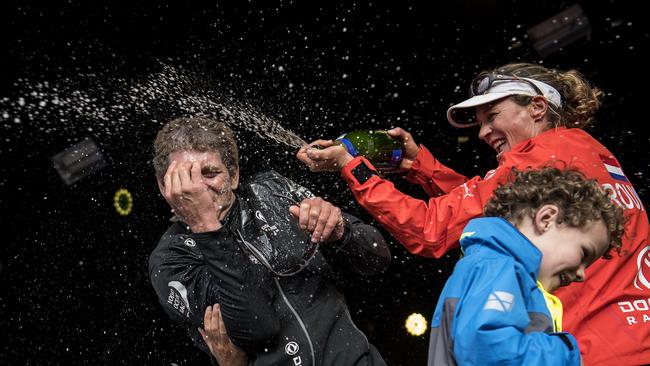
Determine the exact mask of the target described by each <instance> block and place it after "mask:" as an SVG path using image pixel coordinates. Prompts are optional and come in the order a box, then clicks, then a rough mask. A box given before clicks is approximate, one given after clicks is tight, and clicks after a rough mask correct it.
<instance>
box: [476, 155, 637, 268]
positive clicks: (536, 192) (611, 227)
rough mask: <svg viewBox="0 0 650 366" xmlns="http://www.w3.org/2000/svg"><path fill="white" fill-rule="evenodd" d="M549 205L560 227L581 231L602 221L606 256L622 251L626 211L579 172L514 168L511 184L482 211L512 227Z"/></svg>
mask: <svg viewBox="0 0 650 366" xmlns="http://www.w3.org/2000/svg"><path fill="white" fill-rule="evenodd" d="M546 204H554V205H556V206H557V207H558V208H559V213H558V219H557V222H558V224H566V225H568V226H569V227H575V228H582V227H584V226H585V225H587V224H588V223H590V222H595V221H598V220H601V219H602V220H603V222H604V223H605V227H606V228H607V233H608V237H609V241H610V246H609V248H608V249H607V251H606V252H605V255H604V256H603V257H605V258H608V259H609V258H610V257H611V256H610V254H609V253H610V251H611V249H612V248H614V249H615V250H616V252H620V248H621V239H622V236H623V230H624V225H625V218H624V216H623V210H622V209H621V208H620V207H618V206H617V205H616V204H615V203H614V202H613V201H612V200H611V199H610V197H609V193H608V192H606V191H604V190H603V189H602V188H601V187H600V185H599V184H598V182H596V181H595V180H594V179H587V178H586V177H585V176H584V174H582V173H581V172H579V171H577V170H573V169H566V170H561V169H558V168H555V167H547V168H542V169H539V170H527V171H519V170H517V169H513V170H512V173H511V177H510V180H509V182H508V183H506V184H503V185H501V186H499V188H497V189H496V190H495V191H494V196H493V197H492V198H491V199H490V200H489V201H488V202H487V204H486V205H485V207H484V209H483V213H484V214H485V216H500V217H503V218H505V219H506V220H508V221H510V222H511V223H513V224H515V225H516V224H518V223H520V222H521V220H522V219H523V218H524V217H530V218H534V217H535V213H536V212H537V210H538V209H539V208H540V207H542V206H543V205H546Z"/></svg>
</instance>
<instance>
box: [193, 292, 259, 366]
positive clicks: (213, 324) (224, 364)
mask: <svg viewBox="0 0 650 366" xmlns="http://www.w3.org/2000/svg"><path fill="white" fill-rule="evenodd" d="M203 326H204V327H205V329H201V328H199V333H201V337H203V340H204V341H205V343H206V344H207V345H208V348H209V349H210V353H212V355H213V356H214V357H215V358H216V359H217V362H218V363H219V365H221V366H245V365H246V363H247V362H248V357H247V356H246V353H245V352H244V351H242V350H241V349H239V347H237V346H235V345H234V344H233V343H232V341H231V340H230V337H228V333H226V326H225V325H224V324H223V320H222V319H221V310H220V307H219V304H214V306H208V307H207V308H206V309H205V314H204V315H203Z"/></svg>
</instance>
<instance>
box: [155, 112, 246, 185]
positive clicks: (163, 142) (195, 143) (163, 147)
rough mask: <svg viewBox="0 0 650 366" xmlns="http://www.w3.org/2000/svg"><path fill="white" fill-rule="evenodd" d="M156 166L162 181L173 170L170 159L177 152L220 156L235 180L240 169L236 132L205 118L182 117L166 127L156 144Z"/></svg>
mask: <svg viewBox="0 0 650 366" xmlns="http://www.w3.org/2000/svg"><path fill="white" fill-rule="evenodd" d="M153 147H154V156H153V166H154V170H155V171H156V177H158V178H162V177H164V175H165V172H166V171H167V168H168V167H169V163H170V161H169V155H170V154H171V153H173V152H176V151H183V150H194V151H199V152H208V151H214V152H218V153H219V155H220V156H221V160H222V161H223V163H224V165H225V166H226V168H227V169H228V173H229V174H230V175H231V176H232V175H234V174H235V171H236V169H237V168H238V167H239V150H238V148H237V141H236V140H235V137H234V135H233V133H232V130H231V129H230V128H229V127H228V126H226V124H225V123H223V122H219V121H215V120H213V119H209V118H203V117H181V118H176V119H174V120H171V121H169V122H168V123H167V124H166V125H165V126H163V128H162V129H160V131H158V135H156V140H155V141H154V145H153Z"/></svg>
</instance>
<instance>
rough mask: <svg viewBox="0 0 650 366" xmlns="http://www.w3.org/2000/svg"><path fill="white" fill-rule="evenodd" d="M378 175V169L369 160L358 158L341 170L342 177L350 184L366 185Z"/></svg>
mask: <svg viewBox="0 0 650 366" xmlns="http://www.w3.org/2000/svg"><path fill="white" fill-rule="evenodd" d="M375 175H377V169H375V167H374V166H372V163H370V161H368V159H366V158H364V157H362V156H357V157H356V158H354V159H352V160H351V161H350V162H348V163H347V164H345V166H344V167H343V169H341V176H342V177H343V179H345V180H346V181H348V182H350V183H355V182H356V184H359V185H361V184H364V183H365V182H366V181H367V180H368V179H370V178H371V177H373V176H375Z"/></svg>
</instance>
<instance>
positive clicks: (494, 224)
mask: <svg viewBox="0 0 650 366" xmlns="http://www.w3.org/2000/svg"><path fill="white" fill-rule="evenodd" d="M460 245H461V247H462V249H463V251H464V254H465V256H464V257H463V258H462V259H461V260H460V261H459V262H458V263H457V264H456V268H455V269H454V273H453V274H452V275H451V277H450V278H449V280H448V281H447V283H446V284H445V287H444V289H443V290H442V293H441V294H440V298H439V300H438V304H437V306H436V311H435V314H434V317H433V320H432V324H431V340H430V343H429V365H436V366H437V365H481V366H486V365H500V366H501V365H576V366H577V365H580V351H579V350H578V344H577V342H576V340H575V338H574V337H573V336H572V335H570V334H568V333H562V332H560V329H558V328H559V327H560V326H561V325H559V324H558V323H557V322H554V320H553V317H552V315H551V311H549V308H548V305H547V302H548V301H557V298H555V297H554V296H552V295H550V294H548V293H546V295H547V296H546V297H547V298H548V299H545V291H544V290H543V288H542V287H541V284H539V283H538V281H537V274H538V270H539V265H540V262H541V259H542V254H541V252H540V251H539V250H538V249H537V248H536V247H535V246H534V245H533V244H532V243H531V242H530V241H529V240H528V239H527V238H526V237H525V236H524V235H523V234H522V233H521V232H519V231H518V230H517V229H516V228H515V227H514V226H512V224H510V223H509V222H508V221H506V220H504V219H502V218H496V217H485V218H478V219H474V220H471V221H470V222H469V223H468V224H467V226H466V227H465V229H464V231H463V234H462V236H461V240H460ZM558 305H559V306H561V304H560V303H559V301H557V302H556V304H555V306H558ZM554 313H555V312H554ZM555 314H557V313H555ZM560 318H561V311H560Z"/></svg>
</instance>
